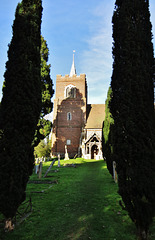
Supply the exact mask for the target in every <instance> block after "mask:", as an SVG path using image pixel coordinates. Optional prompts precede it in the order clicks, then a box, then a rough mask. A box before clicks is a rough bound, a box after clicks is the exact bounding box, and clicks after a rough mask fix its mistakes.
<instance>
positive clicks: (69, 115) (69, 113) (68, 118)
mask: <svg viewBox="0 0 155 240" xmlns="http://www.w3.org/2000/svg"><path fill="white" fill-rule="evenodd" d="M67 120H68V121H71V120H72V114H71V112H68V113H67Z"/></svg>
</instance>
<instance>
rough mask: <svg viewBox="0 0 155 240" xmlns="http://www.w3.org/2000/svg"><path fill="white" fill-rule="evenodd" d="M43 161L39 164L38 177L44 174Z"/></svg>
mask: <svg viewBox="0 0 155 240" xmlns="http://www.w3.org/2000/svg"><path fill="white" fill-rule="evenodd" d="M42 166H43V165H42V162H40V164H39V173H38V177H39V179H40V178H41V175H42Z"/></svg>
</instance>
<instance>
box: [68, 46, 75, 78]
mask: <svg viewBox="0 0 155 240" xmlns="http://www.w3.org/2000/svg"><path fill="white" fill-rule="evenodd" d="M74 52H75V50H74V51H73V63H72V67H71V71H70V75H69V76H70V77H72V76H73V75H74V74H76V68H75V63H74Z"/></svg>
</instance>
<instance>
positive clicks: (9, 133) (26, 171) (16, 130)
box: [0, 0, 42, 218]
mask: <svg viewBox="0 0 155 240" xmlns="http://www.w3.org/2000/svg"><path fill="white" fill-rule="evenodd" d="M41 15H42V1H41V0H23V1H22V2H21V3H19V4H18V6H17V9H16V13H15V20H14V24H13V37H12V40H11V43H10V45H9V50H8V61H7V63H6V72H5V74H4V77H5V82H4V87H3V98H2V102H1V112H0V126H1V127H0V128H1V129H2V134H1V138H0V164H1V167H0V183H1V184H0V192H1V194H0V211H1V212H2V213H3V214H4V216H5V217H6V218H12V217H13V216H15V213H16V211H17V208H18V207H19V205H20V204H21V203H22V202H23V201H24V200H25V190H26V185H27V182H28V179H29V175H30V174H32V170H33V163H34V157H33V147H32V141H33V139H34V133H35V129H36V126H37V123H38V118H39V115H40V111H41V81H40V47H41V38H40V29H41Z"/></svg>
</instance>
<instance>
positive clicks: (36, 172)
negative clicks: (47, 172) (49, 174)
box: [35, 165, 39, 174]
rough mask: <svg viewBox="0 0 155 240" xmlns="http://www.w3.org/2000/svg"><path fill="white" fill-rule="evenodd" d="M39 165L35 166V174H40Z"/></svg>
mask: <svg viewBox="0 0 155 240" xmlns="http://www.w3.org/2000/svg"><path fill="white" fill-rule="evenodd" d="M38 170H39V165H35V174H38Z"/></svg>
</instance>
